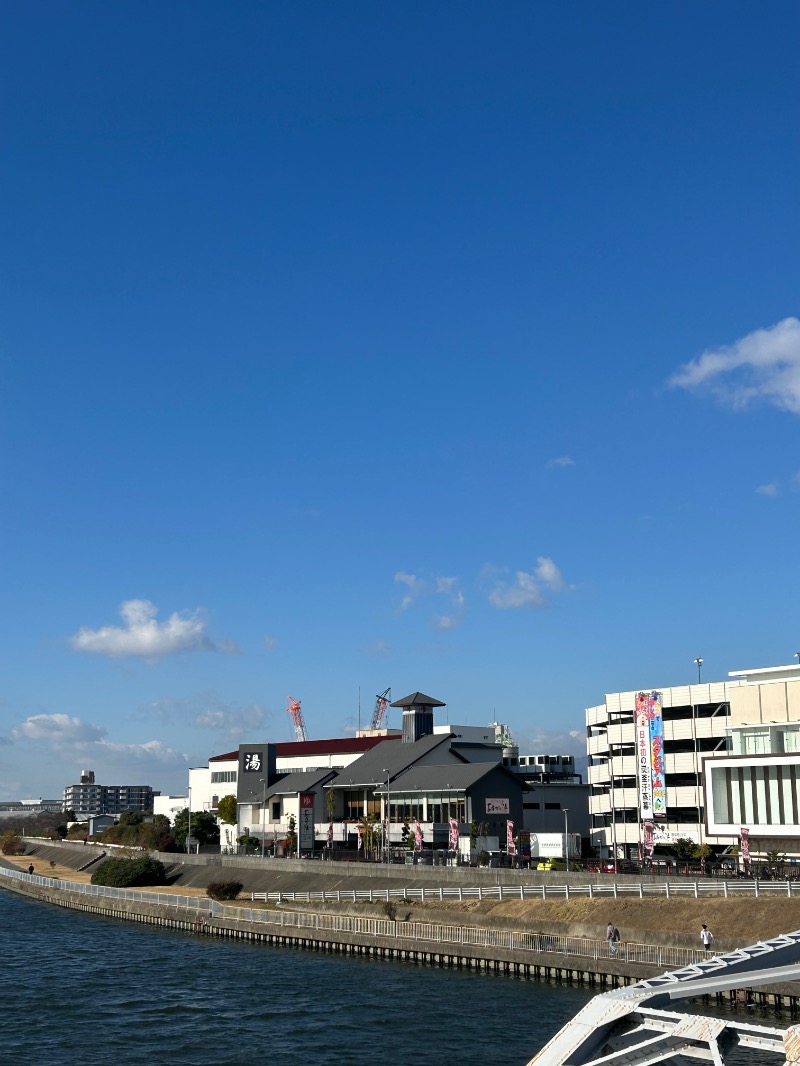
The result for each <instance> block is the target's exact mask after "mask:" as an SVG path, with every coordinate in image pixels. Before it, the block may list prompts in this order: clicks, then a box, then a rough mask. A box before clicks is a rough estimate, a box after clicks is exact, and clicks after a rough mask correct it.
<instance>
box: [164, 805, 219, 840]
mask: <svg viewBox="0 0 800 1066" xmlns="http://www.w3.org/2000/svg"><path fill="white" fill-rule="evenodd" d="M191 829H192V840H196V841H198V843H200V844H201V845H202V844H218V843H219V826H218V825H217V819H216V818H215V817H214V815H213V814H210V813H209V812H208V811H192V819H191ZM188 830H189V808H188V807H184V808H183V810H182V811H178V813H177V814H176V815H175V823H174V825H173V827H172V835H173V836H174V837H175V843H176V844H177V845H178V847H179V848H180V849H181V850H184V849H185V848H186V837H187V836H188Z"/></svg>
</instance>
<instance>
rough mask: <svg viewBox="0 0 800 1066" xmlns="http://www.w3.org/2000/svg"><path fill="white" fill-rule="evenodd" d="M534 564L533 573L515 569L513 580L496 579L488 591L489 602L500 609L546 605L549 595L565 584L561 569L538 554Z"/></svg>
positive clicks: (546, 557)
mask: <svg viewBox="0 0 800 1066" xmlns="http://www.w3.org/2000/svg"><path fill="white" fill-rule="evenodd" d="M536 564H537V565H536V569H535V570H534V571H533V573H528V572H527V571H525V570H517V572H516V574H515V575H514V578H513V580H511V581H498V582H497V584H496V585H495V587H494V588H493V589H492V591H491V592H490V593H489V603H491V605H492V606H493V607H497V608H498V609H500V610H508V609H509V608H520V607H533V608H541V607H546V606H547V604H548V602H549V600H548V597H549V595H551V594H553V593H557V592H561V591H563V589H565V588H566V587H567V586H566V584H565V582H564V578H563V577H562V576H561V571H560V570H559V569H558V567H557V566H556V564H555V563H554V562H553V560H552V559H550V558H549V557H548V556H546V555H540V556H539V557H538V559H537V560H536Z"/></svg>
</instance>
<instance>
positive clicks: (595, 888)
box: [250, 881, 800, 903]
mask: <svg viewBox="0 0 800 1066" xmlns="http://www.w3.org/2000/svg"><path fill="white" fill-rule="evenodd" d="M766 895H769V896H788V897H792V896H798V897H800V883H798V882H796V881H677V882H676V881H661V882H658V881H656V882H650V881H639V882H633V883H630V882H621V881H612V882H610V883H609V884H599V885H580V884H562V885H557V884H541V885H478V886H475V887H463V886H456V887H454V886H448V887H441V888H362V889H337V890H336V891H332V892H325V891H316V892H251V893H250V898H251V900H253V901H255V900H262V901H264V902H265V903H270V902H280V901H281V900H293V901H296V902H298V903H313V902H315V901H319V902H322V903H359V902H368V903H375V902H380V901H381V900H387V901H388V900H390V899H405V900H409V901H414V902H417V901H419V902H420V903H435V902H436V901H443V900H449V899H457V900H472V899H477V900H511V899H578V898H580V897H584V898H588V899H601V898H603V899H605V898H608V897H613V898H614V899H616V898H617V897H619V896H634V897H637V898H639V899H644V898H645V897H646V896H663V897H665V898H667V899H669V898H670V897H673V896H675V897H677V896H684V897H685V896H689V897H693V898H694V899H699V898H700V897H701V896H703V897H705V896H723V897H725V898H726V899H727V897H728V896H766Z"/></svg>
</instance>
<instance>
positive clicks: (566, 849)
mask: <svg viewBox="0 0 800 1066" xmlns="http://www.w3.org/2000/svg"><path fill="white" fill-rule="evenodd" d="M568 814H569V807H565V808H564V858H565V859H566V860H567V873H569V822H568V821H567V815H568Z"/></svg>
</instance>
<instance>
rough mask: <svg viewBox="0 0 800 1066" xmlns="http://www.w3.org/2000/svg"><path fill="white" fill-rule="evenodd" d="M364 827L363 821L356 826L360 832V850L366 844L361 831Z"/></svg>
mask: <svg viewBox="0 0 800 1066" xmlns="http://www.w3.org/2000/svg"><path fill="white" fill-rule="evenodd" d="M363 828H364V827H363V826H362V824H361V822H359V823H358V825H357V826H356V832H357V833H358V851H361V849H362V848H363V846H364V837H363V835H362V832H361V831H362V829H363Z"/></svg>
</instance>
